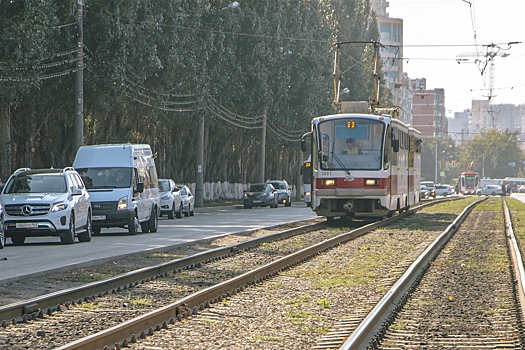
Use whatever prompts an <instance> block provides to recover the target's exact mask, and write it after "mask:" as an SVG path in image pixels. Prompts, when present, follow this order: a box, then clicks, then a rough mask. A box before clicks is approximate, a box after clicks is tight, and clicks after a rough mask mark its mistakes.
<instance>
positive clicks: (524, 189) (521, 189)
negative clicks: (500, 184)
mask: <svg viewBox="0 0 525 350" xmlns="http://www.w3.org/2000/svg"><path fill="white" fill-rule="evenodd" d="M516 191H517V192H518V193H525V185H519V186H518V188H517V189H516Z"/></svg>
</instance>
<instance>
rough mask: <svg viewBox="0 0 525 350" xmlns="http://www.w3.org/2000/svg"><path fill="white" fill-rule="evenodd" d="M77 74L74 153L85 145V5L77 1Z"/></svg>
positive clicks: (80, 0) (79, 0)
mask: <svg viewBox="0 0 525 350" xmlns="http://www.w3.org/2000/svg"><path fill="white" fill-rule="evenodd" d="M77 15H78V23H77V45H78V47H77V72H76V75H75V124H74V125H75V130H74V147H75V149H74V152H75V153H76V151H77V150H78V149H79V148H80V146H83V145H84V23H83V18H84V3H83V2H82V0H78V1H77Z"/></svg>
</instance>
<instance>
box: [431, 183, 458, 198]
mask: <svg viewBox="0 0 525 350" xmlns="http://www.w3.org/2000/svg"><path fill="white" fill-rule="evenodd" d="M435 193H436V196H443V197H446V196H450V195H453V194H454V188H453V187H452V186H450V185H436V189H435Z"/></svg>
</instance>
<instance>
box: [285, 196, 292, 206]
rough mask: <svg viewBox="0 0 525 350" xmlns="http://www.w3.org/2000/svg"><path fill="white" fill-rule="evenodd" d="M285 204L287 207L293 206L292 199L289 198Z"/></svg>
mask: <svg viewBox="0 0 525 350" xmlns="http://www.w3.org/2000/svg"><path fill="white" fill-rule="evenodd" d="M284 206H285V207H291V206H292V201H291V200H290V198H288V200H287V201H286V204H285V205H284Z"/></svg>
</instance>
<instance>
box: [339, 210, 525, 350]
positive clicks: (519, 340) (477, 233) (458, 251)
mask: <svg viewBox="0 0 525 350" xmlns="http://www.w3.org/2000/svg"><path fill="white" fill-rule="evenodd" d="M494 201H495V200H493V201H492V203H487V204H483V205H484V206H485V208H484V210H482V211H476V210H474V212H473V213H472V214H471V215H469V217H468V218H466V219H465V220H467V221H468V222H467V224H466V225H462V226H461V227H459V226H458V225H457V224H453V225H451V227H449V229H448V230H447V231H445V232H444V234H443V235H442V239H440V241H436V244H435V245H434V246H432V247H430V248H431V249H428V250H427V251H426V253H425V254H424V255H422V257H421V258H420V259H419V261H416V262H414V264H413V265H412V266H411V267H410V269H409V270H407V273H405V274H404V276H403V277H402V278H401V279H400V280H399V281H398V282H396V285H395V286H394V287H392V289H391V290H390V291H389V292H388V293H387V294H386V295H385V297H384V298H383V299H382V300H381V302H379V303H378V304H377V305H376V306H375V308H374V310H372V312H371V313H370V314H369V315H368V316H367V318H366V319H365V320H364V321H363V322H362V323H360V325H359V326H358V327H357V329H356V330H355V331H354V332H353V333H352V335H351V336H350V338H349V339H348V340H347V341H346V342H345V344H344V345H343V346H342V347H341V349H344V350H347V349H365V348H367V349H421V348H425V349H444V348H454V349H473V348H475V349H481V348H483V349H523V348H524V347H525V338H524V335H523V324H522V322H523V314H524V309H523V305H524V304H523V291H524V288H525V285H524V284H523V274H524V272H523V261H522V259H521V253H520V251H519V249H518V244H516V239H515V237H514V234H513V230H512V224H511V220H510V214H509V210H508V207H507V205H506V202H505V200H503V205H504V210H501V207H500V208H498V207H497V206H495V205H494ZM502 222H504V223H505V224H504V225H502V224H501V223H502ZM423 272H425V274H424V275H423Z"/></svg>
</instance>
